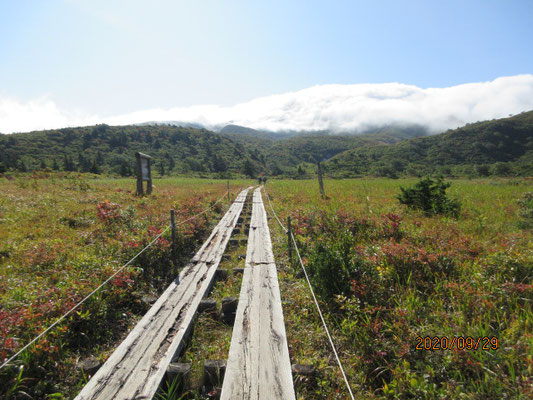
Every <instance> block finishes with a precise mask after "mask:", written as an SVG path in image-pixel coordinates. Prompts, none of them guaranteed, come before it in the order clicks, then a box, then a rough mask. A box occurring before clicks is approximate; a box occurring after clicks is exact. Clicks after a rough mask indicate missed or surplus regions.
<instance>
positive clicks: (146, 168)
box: [135, 152, 152, 196]
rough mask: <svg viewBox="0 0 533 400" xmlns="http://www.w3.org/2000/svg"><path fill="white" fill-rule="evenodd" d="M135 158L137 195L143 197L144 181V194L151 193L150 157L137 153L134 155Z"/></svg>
mask: <svg viewBox="0 0 533 400" xmlns="http://www.w3.org/2000/svg"><path fill="white" fill-rule="evenodd" d="M135 158H136V159H137V167H136V170H137V195H139V196H143V195H144V189H143V182H144V181H147V184H146V194H150V193H152V167H151V165H150V164H151V160H152V157H150V156H149V155H147V154H143V153H140V152H137V153H135Z"/></svg>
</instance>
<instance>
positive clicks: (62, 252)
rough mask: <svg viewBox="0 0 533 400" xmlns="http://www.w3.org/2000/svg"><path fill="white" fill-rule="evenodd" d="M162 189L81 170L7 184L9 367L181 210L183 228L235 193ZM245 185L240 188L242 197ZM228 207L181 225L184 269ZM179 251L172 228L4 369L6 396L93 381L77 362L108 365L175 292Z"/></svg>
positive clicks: (2, 347) (195, 187)
mask: <svg viewBox="0 0 533 400" xmlns="http://www.w3.org/2000/svg"><path fill="white" fill-rule="evenodd" d="M92 178H95V177H94V176H93V177H92ZM154 185H155V188H154V192H153V194H152V195H151V196H146V197H142V198H141V197H136V196H135V180H133V179H120V180H117V179H91V176H90V175H85V174H77V173H66V174H63V173H60V174H42V175H38V174H34V175H33V176H29V175H25V176H24V175H22V176H19V177H16V178H12V179H6V178H0V188H1V190H0V362H1V363H3V361H4V360H5V359H6V358H7V357H9V356H10V355H12V354H13V353H14V352H16V351H17V350H18V349H20V348H21V347H22V346H23V345H25V344H26V343H28V342H29V341H30V340H31V339H33V338H34V337H35V336H37V335H38V334H39V333H40V332H41V331H42V330H43V329H45V328H46V327H47V326H49V325H50V324H51V323H52V322H54V321H55V320H56V319H57V318H59V317H60V316H61V315H63V314H64V313H65V312H67V311H68V310H70V309H71V307H73V306H74V305H75V304H76V303H78V302H79V301H80V300H82V299H83V298H84V297H85V296H86V295H87V294H88V293H90V292H91V291H92V290H93V289H95V288H96V287H97V286H98V285H99V284H100V283H102V282H103V281H104V280H106V279H107V277H109V276H110V275H111V274H112V273H113V272H114V271H116V269H117V268H119V267H120V266H122V265H123V264H124V263H125V262H127V261H128V260H129V259H130V258H132V257H133V256H134V255H135V254H137V253H138V252H139V251H140V250H141V249H142V248H144V247H145V246H146V245H147V244H148V243H149V242H150V241H152V240H153V239H154V238H155V237H156V236H157V235H159V234H160V233H161V230H162V229H164V228H166V227H167V226H168V225H169V223H170V209H171V208H175V209H176V222H177V223H179V222H180V221H183V220H185V219H187V218H189V217H191V216H193V215H195V214H197V213H199V212H201V211H203V210H204V209H205V208H207V207H209V206H211V205H212V204H213V203H214V202H215V201H216V200H217V199H219V198H220V197H221V196H223V195H224V193H225V192H226V190H227V184H226V182H225V181H214V180H200V179H178V178H173V179H165V180H155V181H154ZM240 186H243V183H242V182H240V183H238V182H235V181H233V182H232V188H233V189H232V190H233V192H234V193H233V195H235V193H236V192H237V190H238V187H240ZM225 209H227V200H226V199H224V200H223V201H222V202H221V203H219V204H217V205H216V206H215V207H214V208H213V209H212V210H210V211H209V212H208V213H205V214H203V215H201V216H200V217H198V218H196V219H193V220H191V221H188V222H187V223H185V224H184V225H181V226H179V227H178V252H177V253H178V264H179V265H181V266H183V265H184V263H185V262H187V261H188V260H189V258H190V256H191V253H192V252H193V251H195V250H196V248H197V247H198V245H199V243H200V242H201V241H202V240H203V239H205V236H206V235H207V234H208V233H209V232H210V230H211V228H212V225H213V222H217V221H218V219H219V218H220V216H221V215H222V213H223V211H224V210H225ZM170 255H171V249H170V233H169V232H167V233H165V234H164V235H163V236H162V237H161V238H160V239H158V240H157V241H156V242H155V243H154V245H153V246H152V247H150V248H149V249H148V250H146V251H145V252H144V253H143V254H141V255H140V256H139V257H138V258H137V259H136V260H135V261H134V262H133V263H132V264H131V267H127V268H126V269H124V270H123V271H122V272H120V273H119V274H118V275H116V276H115V277H114V278H113V279H112V280H111V281H110V282H109V283H108V284H107V285H106V286H105V287H103V288H102V290H101V291H99V292H98V293H97V294H95V295H94V296H93V297H91V298H90V299H89V300H87V302H86V303H85V304H84V305H83V306H81V307H80V308H79V309H77V310H76V311H75V312H73V313H72V314H71V315H70V316H69V317H67V319H66V320H65V321H64V322H62V323H61V324H59V326H58V327H57V328H56V329H53V330H52V331H51V332H50V333H49V334H48V335H46V336H45V337H44V338H43V339H42V340H39V341H38V342H37V343H36V344H35V345H34V346H31V347H30V348H29V349H28V350H27V351H25V352H23V353H22V354H21V355H20V356H19V357H18V358H17V360H15V361H13V363H12V365H11V366H9V367H7V368H4V369H2V370H1V371H0V398H8V399H11V398H13V399H15V398H23V397H21V396H25V394H27V395H28V396H31V398H34V399H41V398H50V395H52V394H55V395H56V398H63V397H64V398H70V397H73V395H75V394H76V393H77V391H78V390H79V389H80V388H81V386H82V385H83V384H84V383H85V382H86V377H85V374H84V372H83V370H80V369H79V368H76V365H77V364H78V363H79V361H83V360H84V359H86V358H89V357H94V358H96V359H101V360H102V359H105V357H106V356H107V355H108V354H109V352H110V351H111V350H112V349H113V348H114V346H116V345H117V344H118V343H120V340H121V339H122V338H123V337H125V335H126V334H127V332H128V331H129V329H131V328H132V326H133V325H134V323H135V322H136V321H137V320H138V319H139V318H140V317H141V316H142V315H143V314H144V313H145V312H146V311H147V309H148V308H149V307H150V303H151V301H153V297H154V296H157V294H158V293H159V292H160V291H161V290H162V289H163V288H164V287H166V285H167V282H168V280H167V279H168V277H167V272H170V268H171V267H172V265H171V257H170ZM150 297H152V299H150ZM24 393H25V394H24ZM24 398H30V397H27V396H26V397H24Z"/></svg>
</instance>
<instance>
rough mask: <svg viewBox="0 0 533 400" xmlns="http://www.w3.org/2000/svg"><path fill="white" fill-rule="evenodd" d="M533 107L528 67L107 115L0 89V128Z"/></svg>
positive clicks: (349, 119) (387, 120) (424, 120)
mask: <svg viewBox="0 0 533 400" xmlns="http://www.w3.org/2000/svg"><path fill="white" fill-rule="evenodd" d="M531 109H533V75H530V74H527V75H517V76H510V77H502V78H498V79H495V80H494V81H491V82H479V83H470V84H465V85H458V86H453V87H448V88H429V89H422V88H419V87H416V86H411V85H404V84H400V83H384V84H358V85H320V86H314V87H311V88H308V89H304V90H300V91H297V92H291V93H285V94H280V95H272V96H266V97H260V98H257V99H254V100H252V101H249V102H246V103H241V104H237V105H235V106H231V107H220V106H216V105H204V106H192V107H182V108H171V109H167V110H162V109H152V110H143V111H138V112H134V113H129V114H124V115H118V116H114V117H109V118H98V117H94V116H80V115H79V114H77V115H73V114H70V113H68V112H66V111H64V110H60V109H59V108H58V107H57V106H56V105H55V104H54V103H53V102H52V101H50V100H37V101H34V102H30V103H25V104H23V103H20V102H17V101H15V100H13V99H2V98H1V97H0V132H4V133H8V132H19V131H27V130H32V129H48V128H60V127H65V126H80V125H86V124H95V123H101V122H105V123H107V124H110V125H125V124H132V123H142V122H147V121H182V122H192V123H200V124H202V125H204V126H206V127H207V128H211V129H217V128H221V127H223V126H224V125H226V124H228V123H232V124H237V125H243V126H247V127H250V128H254V129H259V130H261V129H263V130H271V131H289V130H307V131H313V130H330V131H333V132H347V131H349V132H360V131H363V130H365V129H367V128H368V127H375V126H383V125H390V124H418V125H423V126H426V127H427V128H428V129H429V130H430V131H431V132H433V133H437V132H441V131H444V130H446V129H449V128H456V127H458V126H461V125H464V124H466V123H468V122H475V121H481V120H486V119H493V118H501V117H506V116H508V115H509V114H517V113H519V112H522V111H528V110H531Z"/></svg>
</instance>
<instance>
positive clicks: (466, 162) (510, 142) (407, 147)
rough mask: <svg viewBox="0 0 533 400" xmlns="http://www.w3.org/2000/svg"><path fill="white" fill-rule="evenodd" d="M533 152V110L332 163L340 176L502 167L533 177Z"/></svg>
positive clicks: (357, 151) (349, 154)
mask: <svg viewBox="0 0 533 400" xmlns="http://www.w3.org/2000/svg"><path fill="white" fill-rule="evenodd" d="M532 151H533V111H530V112H525V113H522V114H519V115H517V116H514V117H511V118H503V119H499V120H493V121H485V122H479V123H475V124H468V125H466V126H464V127H462V128H459V129H455V130H451V131H448V132H445V133H442V134H440V135H434V136H427V137H422V138H416V139H411V140H407V141H402V142H399V143H397V144H394V145H379V146H369V145H366V146H363V147H358V148H354V149H351V150H348V151H346V152H343V153H341V154H338V155H337V156H335V157H333V158H332V159H331V160H330V161H328V162H327V163H326V166H325V167H326V168H327V171H328V172H329V173H330V174H331V175H334V176H361V175H367V174H373V175H386V176H389V175H390V176H393V175H396V174H410V175H418V174H423V173H431V172H439V171H444V172H447V171H449V170H451V169H452V167H453V168H454V169H455V171H458V172H461V168H460V167H463V169H465V171H466V170H468V168H470V169H472V168H474V167H477V168H478V169H480V171H478V172H480V173H481V174H486V173H488V172H487V171H484V169H483V168H485V167H487V165H490V164H494V163H500V164H498V166H497V167H495V168H499V169H500V172H505V171H507V173H511V172H512V173H516V174H532V173H533V165H531V164H529V165H528V162H527V160H529V159H530V158H531V156H532V155H531V152H532Z"/></svg>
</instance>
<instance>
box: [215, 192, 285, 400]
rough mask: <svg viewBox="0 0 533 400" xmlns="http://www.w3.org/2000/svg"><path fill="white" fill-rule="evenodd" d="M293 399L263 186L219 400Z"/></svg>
mask: <svg viewBox="0 0 533 400" xmlns="http://www.w3.org/2000/svg"><path fill="white" fill-rule="evenodd" d="M235 399H246V400H254V399H261V400H267V399H268V400H273V399H284V400H290V399H295V394H294V387H293V382H292V373H291V365H290V359H289V349H288V346H287V337H286V334H285V325H284V322H283V312H282V309H281V297H280V292H279V285H278V277H277V270H276V264H275V263H274V254H273V252H272V243H271V240H270V230H269V228H268V222H267V217H266V212H265V208H264V206H263V199H262V197H261V188H258V189H256V190H255V191H254V195H253V205H252V219H251V221H250V233H249V237H248V249H247V252H246V266H245V269H244V274H243V278H242V286H241V292H240V296H239V305H238V307H237V314H236V317H235V324H234V327H233V335H232V339H231V346H230V351H229V356H228V363H227V368H226V374H225V377H224V383H223V385H222V393H221V400H235Z"/></svg>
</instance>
